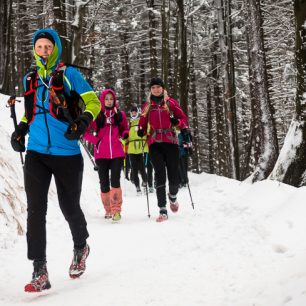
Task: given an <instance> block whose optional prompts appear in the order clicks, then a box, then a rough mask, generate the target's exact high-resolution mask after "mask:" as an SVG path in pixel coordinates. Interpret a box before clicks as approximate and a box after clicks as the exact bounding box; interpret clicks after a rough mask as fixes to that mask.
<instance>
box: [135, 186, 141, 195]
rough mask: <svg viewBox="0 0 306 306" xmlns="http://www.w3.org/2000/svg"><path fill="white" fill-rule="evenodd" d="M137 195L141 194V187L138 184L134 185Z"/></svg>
mask: <svg viewBox="0 0 306 306" xmlns="http://www.w3.org/2000/svg"><path fill="white" fill-rule="evenodd" d="M136 191H137V195H141V189H140V187H139V186H136Z"/></svg>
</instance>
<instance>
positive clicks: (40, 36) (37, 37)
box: [34, 32, 55, 45]
mask: <svg viewBox="0 0 306 306" xmlns="http://www.w3.org/2000/svg"><path fill="white" fill-rule="evenodd" d="M40 38H46V39H49V40H50V41H51V42H52V44H53V45H55V40H54V38H53V37H52V35H51V34H50V33H48V32H40V33H39V34H38V35H36V37H35V40H34V45H35V43H36V41H37V40H38V39H40Z"/></svg>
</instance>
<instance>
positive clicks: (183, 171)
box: [179, 155, 189, 185]
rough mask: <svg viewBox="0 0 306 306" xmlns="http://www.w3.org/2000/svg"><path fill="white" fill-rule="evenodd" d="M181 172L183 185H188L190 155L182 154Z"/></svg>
mask: <svg viewBox="0 0 306 306" xmlns="http://www.w3.org/2000/svg"><path fill="white" fill-rule="evenodd" d="M179 173H180V181H181V185H186V184H187V183H188V182H189V180H188V155H182V156H181V157H180V162H179Z"/></svg>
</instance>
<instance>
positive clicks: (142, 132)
mask: <svg viewBox="0 0 306 306" xmlns="http://www.w3.org/2000/svg"><path fill="white" fill-rule="evenodd" d="M144 134H145V132H144V130H143V129H142V128H141V127H139V129H138V131H137V135H138V137H141V138H142V137H143V136H144Z"/></svg>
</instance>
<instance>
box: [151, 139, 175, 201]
mask: <svg viewBox="0 0 306 306" xmlns="http://www.w3.org/2000/svg"><path fill="white" fill-rule="evenodd" d="M149 154H150V158H151V162H152V165H153V168H154V171H155V181H156V195H157V204H158V207H165V206H166V204H167V198H166V175H167V174H168V181H169V193H170V194H171V195H176V194H177V192H178V186H179V182H180V180H179V172H178V166H179V148H178V145H176V144H172V143H166V142H162V143H153V144H152V145H151V146H150V150H149Z"/></svg>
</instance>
